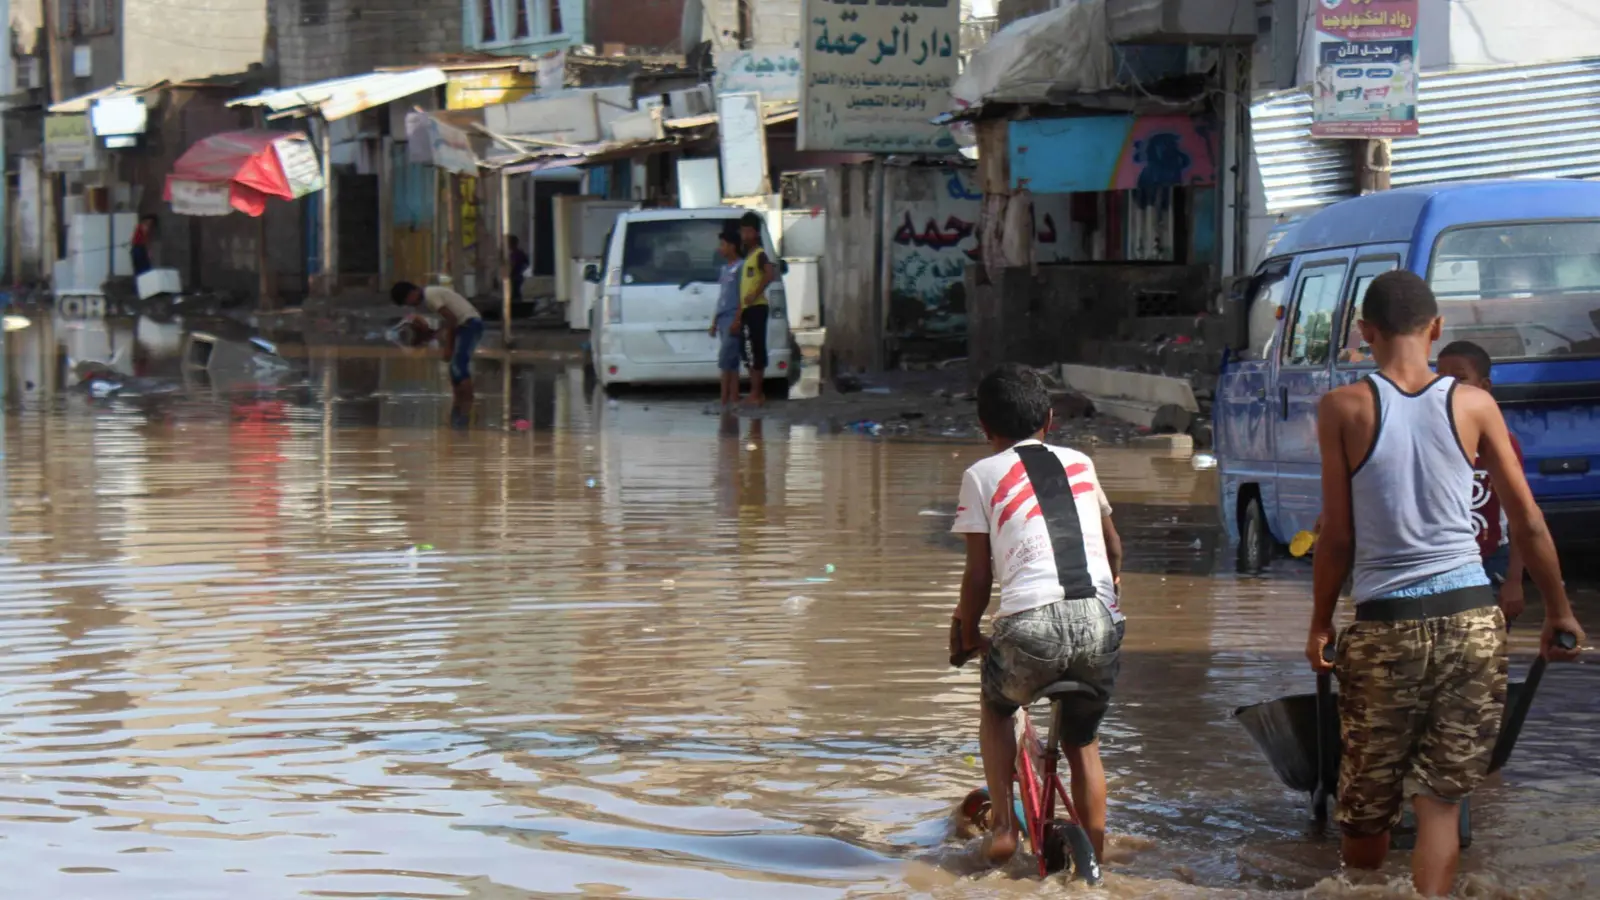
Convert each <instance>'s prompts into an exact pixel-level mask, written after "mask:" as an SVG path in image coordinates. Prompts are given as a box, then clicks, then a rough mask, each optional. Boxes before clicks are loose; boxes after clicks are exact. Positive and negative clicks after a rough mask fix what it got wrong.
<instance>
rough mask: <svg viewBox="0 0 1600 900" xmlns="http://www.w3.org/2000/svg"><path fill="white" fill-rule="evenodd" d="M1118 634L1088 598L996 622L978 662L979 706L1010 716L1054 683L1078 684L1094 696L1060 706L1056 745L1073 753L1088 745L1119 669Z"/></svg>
mask: <svg viewBox="0 0 1600 900" xmlns="http://www.w3.org/2000/svg"><path fill="white" fill-rule="evenodd" d="M1123 628H1124V623H1122V622H1115V621H1113V620H1112V618H1111V612H1110V610H1108V609H1106V607H1105V604H1103V603H1101V602H1100V601H1099V600H1098V599H1093V598H1091V599H1088V600H1062V601H1060V602H1058V603H1052V604H1050V605H1048V606H1041V607H1039V608H1037V609H1030V610H1028V611H1027V612H1021V613H1017V614H1016V615H1014V616H1006V617H1005V618H1003V619H999V620H996V622H995V623H994V633H993V634H992V635H991V636H990V638H989V643H990V646H989V653H988V655H987V656H985V657H984V660H983V701H984V703H985V704H986V705H988V707H989V708H990V709H992V710H994V711H995V712H998V713H1000V714H1002V715H1010V714H1012V713H1014V712H1016V711H1017V708H1018V707H1022V706H1028V705H1029V704H1031V703H1033V701H1034V700H1036V699H1038V695H1039V692H1040V691H1041V690H1043V689H1044V688H1045V687H1047V686H1049V685H1050V684H1052V683H1054V682H1057V681H1077V682H1080V683H1082V684H1084V685H1086V686H1088V687H1090V688H1092V689H1094V690H1095V691H1096V692H1097V694H1098V696H1095V697H1089V696H1074V697H1071V698H1069V699H1067V700H1065V701H1063V713H1064V714H1065V715H1064V716H1063V719H1064V721H1065V723H1066V731H1065V733H1064V734H1063V735H1062V740H1063V741H1064V742H1065V743H1066V744H1068V745H1070V746H1075V747H1085V746H1088V745H1089V744H1092V743H1094V741H1095V735H1096V733H1097V732H1098V731H1099V730H1100V720H1101V719H1103V718H1105V714H1106V710H1107V709H1108V708H1110V706H1111V690H1112V688H1113V687H1115V686H1116V682H1117V672H1118V670H1119V669H1120V668H1121V666H1122V659H1121V649H1122V632H1123Z"/></svg>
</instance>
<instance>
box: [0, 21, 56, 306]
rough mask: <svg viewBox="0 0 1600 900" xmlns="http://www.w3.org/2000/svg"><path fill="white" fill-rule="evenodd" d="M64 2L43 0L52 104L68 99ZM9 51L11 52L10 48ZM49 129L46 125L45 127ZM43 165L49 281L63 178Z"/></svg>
mask: <svg viewBox="0 0 1600 900" xmlns="http://www.w3.org/2000/svg"><path fill="white" fill-rule="evenodd" d="M61 2H62V0H43V5H44V53H45V63H46V66H47V68H48V70H49V71H48V72H47V77H48V78H49V80H50V104H49V105H51V106H54V105H55V104H57V103H60V102H61V101H63V100H65V99H67V61H66V59H65V58H64V57H63V55H62V52H61V51H62V43H63V42H62V40H61V31H62V28H61ZM7 52H8V53H9V52H10V50H9V48H8V49H7ZM45 116H46V118H48V117H49V113H48V112H47V113H45ZM48 130H49V129H48V126H47V127H46V131H48ZM41 163H42V159H41ZM40 169H41V176H42V177H40V179H39V186H40V187H41V188H43V190H42V191H40V193H41V194H43V196H42V197H40V198H39V208H40V211H41V213H42V218H43V219H44V221H43V222H42V223H40V225H41V227H40V231H41V232H43V238H44V240H43V241H42V242H41V243H42V244H43V245H44V246H43V248H42V249H43V252H44V259H41V260H40V261H39V271H40V276H41V278H42V279H44V280H47V281H48V280H50V278H51V272H53V271H54V268H55V264H56V260H57V259H58V258H59V257H60V255H61V245H60V238H61V229H60V226H59V223H58V221H57V215H56V206H57V204H58V202H59V200H58V198H59V197H60V196H61V186H62V183H63V182H62V176H61V173H60V172H47V171H43V165H41V166H40Z"/></svg>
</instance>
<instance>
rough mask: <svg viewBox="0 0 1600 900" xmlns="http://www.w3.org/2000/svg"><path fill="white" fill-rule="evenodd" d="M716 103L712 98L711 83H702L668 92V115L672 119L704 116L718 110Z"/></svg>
mask: <svg viewBox="0 0 1600 900" xmlns="http://www.w3.org/2000/svg"><path fill="white" fill-rule="evenodd" d="M716 108H717V107H716V103H715V102H714V101H713V100H712V98H711V85H709V84H702V85H696V86H695V87H692V88H689V89H687V90H682V91H669V92H667V116H668V118H672V119H686V118H688V117H689V116H703V115H705V114H706V113H709V112H715V111H716Z"/></svg>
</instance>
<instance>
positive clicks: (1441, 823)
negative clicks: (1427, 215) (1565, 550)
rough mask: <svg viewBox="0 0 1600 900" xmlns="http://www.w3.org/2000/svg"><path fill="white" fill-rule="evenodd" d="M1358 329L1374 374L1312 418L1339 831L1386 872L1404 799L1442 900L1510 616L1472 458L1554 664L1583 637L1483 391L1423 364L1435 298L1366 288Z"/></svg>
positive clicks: (1417, 288) (1410, 287) (1387, 285)
mask: <svg viewBox="0 0 1600 900" xmlns="http://www.w3.org/2000/svg"><path fill="white" fill-rule="evenodd" d="M1360 327H1361V333H1362V336H1363V337H1364V338H1365V339H1366V341H1367V343H1368V344H1369V345H1370V346H1371V347H1372V355H1373V358H1374V359H1375V360H1376V361H1377V363H1378V371H1377V373H1376V374H1374V375H1372V376H1369V377H1368V378H1365V379H1362V381H1360V382H1357V383H1356V384H1352V385H1347V386H1345V387H1341V388H1337V389H1335V390H1333V391H1331V392H1329V393H1328V394H1327V396H1325V397H1323V399H1322V402H1321V405H1320V406H1319V407H1318V410H1317V430H1318V438H1319V443H1320V446H1321V452H1322V504H1323V506H1322V509H1323V517H1322V531H1321V534H1320V535H1319V536H1318V538H1317V555H1316V561H1315V562H1316V566H1315V584H1314V588H1313V590H1314V593H1315V600H1316V606H1315V610H1314V612H1313V613H1312V619H1311V631H1310V635H1309V636H1308V638H1307V640H1306V658H1307V659H1309V660H1310V661H1311V665H1312V668H1314V669H1315V670H1317V671H1318V672H1324V671H1334V672H1336V673H1337V675H1338V678H1339V726H1340V731H1341V733H1342V734H1343V737H1344V754H1343V756H1342V757H1341V761H1340V769H1339V796H1338V804H1339V806H1338V812H1337V818H1338V821H1339V825H1340V828H1341V830H1342V832H1343V837H1344V840H1343V845H1342V855H1343V858H1344V863H1345V865H1347V866H1351V867H1353V868H1363V869H1376V868H1379V867H1380V866H1382V865H1383V862H1384V858H1385V856H1386V855H1387V853H1388V850H1389V831H1390V829H1391V828H1393V827H1394V825H1395V824H1396V823H1397V822H1398V821H1399V818H1400V812H1401V807H1402V804H1403V802H1404V801H1405V800H1406V799H1408V798H1409V799H1411V800H1412V801H1413V803H1414V805H1415V810H1416V819H1417V844H1416V851H1415V853H1414V855H1413V857H1412V861H1411V874H1412V880H1413V882H1414V883H1415V886H1416V889H1417V891H1418V892H1419V893H1421V894H1423V895H1426V896H1443V895H1446V894H1448V893H1449V892H1450V889H1451V887H1452V886H1453V884H1454V882H1455V873H1456V863H1457V860H1458V857H1459V856H1460V846H1459V839H1458V836H1457V827H1456V822H1457V816H1458V810H1457V804H1459V803H1460V801H1461V800H1462V799H1463V798H1464V797H1466V796H1467V795H1468V794H1470V793H1471V792H1472V790H1473V788H1475V787H1476V786H1477V785H1478V783H1479V782H1480V781H1482V780H1483V777H1484V775H1485V774H1486V773H1487V771H1488V765H1489V757H1490V754H1491V752H1492V750H1493V745H1494V741H1495V738H1496V736H1497V735H1498V734H1499V730H1500V717H1501V713H1502V712H1503V710H1504V708H1505V697H1506V648H1505V619H1504V617H1503V616H1502V614H1501V612H1500V610H1499V608H1498V607H1497V606H1496V605H1495V601H1494V594H1493V592H1492V591H1491V590H1490V588H1489V586H1488V579H1487V577H1486V576H1485V575H1484V573H1483V569H1482V566H1481V564H1480V563H1479V561H1478V554H1477V550H1476V542H1475V539H1474V537H1473V529H1472V525H1471V492H1472V483H1473V477H1472V461H1473V460H1475V459H1476V460H1480V461H1481V462H1482V464H1484V465H1485V466H1486V467H1487V468H1488V470H1489V472H1490V475H1491V476H1492V477H1493V479H1494V483H1495V486H1496V490H1497V492H1498V493H1499V496H1500V500H1501V504H1502V508H1503V509H1504V511H1505V514H1506V518H1507V519H1508V521H1509V523H1510V528H1511V535H1512V541H1513V542H1515V543H1516V545H1517V546H1518V547H1519V548H1520V549H1521V551H1522V555H1523V558H1524V559H1525V561H1526V564H1527V569H1528V572H1529V574H1530V575H1532V576H1533V580H1534V582H1535V583H1536V584H1537V585H1538V586H1539V593H1540V595H1541V596H1543V597H1544V598H1545V623H1544V635H1543V638H1542V639H1541V644H1542V647H1543V653H1544V656H1545V657H1546V658H1547V659H1551V660H1570V659H1573V658H1574V657H1576V656H1577V653H1578V651H1576V650H1566V649H1563V648H1562V647H1561V646H1560V645H1559V644H1557V643H1556V642H1555V635H1556V633H1557V632H1558V631H1565V632H1570V633H1572V634H1574V635H1576V636H1577V638H1578V641H1579V645H1580V646H1581V643H1582V641H1583V630H1582V629H1581V628H1580V627H1579V626H1578V623H1577V620H1576V619H1574V618H1573V616H1572V609H1571V607H1570V606H1569V605H1568V602H1567V594H1566V590H1565V588H1564V587H1563V586H1562V583H1561V570H1560V565H1559V563H1558V562H1557V560H1556V551H1555V546H1554V544H1553V543H1552V542H1551V540H1550V533H1549V531H1548V530H1547V529H1546V528H1545V524H1544V517H1543V516H1542V515H1541V514H1540V512H1539V508H1538V506H1536V505H1535V504H1534V500H1533V494H1532V492H1531V491H1530V490H1529V489H1528V482H1527V480H1526V479H1525V478H1524V477H1523V474H1522V469H1521V467H1520V466H1519V465H1518V463H1517V457H1516V454H1515V452H1514V451H1513V450H1512V447H1511V441H1510V437H1509V435H1508V432H1507V430H1506V424H1505V420H1504V419H1503V418H1501V416H1500V409H1499V407H1498V406H1496V405H1495V401H1494V398H1493V397H1492V396H1490V395H1489V393H1488V392H1486V391H1482V390H1479V389H1477V388H1474V387H1471V386H1469V385H1464V384H1457V383H1455V381H1454V380H1453V379H1450V378H1448V377H1446V376H1436V375H1435V374H1434V373H1433V371H1432V370H1430V369H1429V368H1428V356H1429V352H1430V350H1431V348H1432V346H1433V342H1434V341H1436V340H1438V339H1439V335H1440V331H1441V330H1442V327H1443V320H1442V319H1441V318H1440V316H1439V307H1438V303H1437V301H1436V300H1435V299H1434V296H1433V292H1432V291H1431V290H1430V289H1429V288H1428V285H1427V283H1426V282H1424V281H1423V280H1422V279H1421V278H1419V277H1418V276H1417V275H1415V274H1413V273H1411V272H1407V271H1403V270H1399V271H1392V272H1387V273H1385V274H1383V275H1380V276H1378V277H1377V278H1376V279H1374V280H1373V282H1372V284H1371V286H1370V287H1369V288H1368V289H1367V293H1366V297H1365V298H1364V300H1363V303H1362V310H1361V322H1360ZM1352 569H1353V570H1354V584H1355V590H1354V592H1353V593H1354V595H1355V599H1356V622H1355V623H1354V624H1352V625H1350V626H1349V627H1348V628H1346V629H1345V631H1344V633H1343V634H1342V635H1340V636H1339V639H1338V641H1337V643H1336V647H1337V657H1336V659H1335V661H1334V662H1333V663H1331V664H1330V663H1328V662H1325V661H1324V660H1323V656H1322V654H1323V648H1324V647H1326V646H1327V645H1328V644H1329V643H1333V642H1334V626H1333V614H1334V609H1335V607H1336V606H1337V605H1338V602H1339V594H1340V588H1341V587H1342V586H1343V585H1344V583H1345V578H1346V576H1349V575H1351V574H1352Z"/></svg>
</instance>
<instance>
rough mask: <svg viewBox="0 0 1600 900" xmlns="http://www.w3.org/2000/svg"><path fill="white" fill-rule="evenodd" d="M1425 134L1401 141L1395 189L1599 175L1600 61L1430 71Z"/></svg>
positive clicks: (1424, 83)
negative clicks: (1438, 183)
mask: <svg viewBox="0 0 1600 900" xmlns="http://www.w3.org/2000/svg"><path fill="white" fill-rule="evenodd" d="M1417 87H1418V96H1417V114H1418V117H1419V120H1420V125H1421V127H1420V131H1421V134H1420V135H1419V136H1418V137H1415V138H1402V139H1396V140H1395V142H1394V154H1393V155H1394V158H1393V162H1392V165H1393V170H1392V171H1391V173H1390V180H1391V182H1392V183H1393V184H1394V185H1395V186H1396V187H1399V186H1400V185H1406V184H1427V183H1429V182H1436V181H1460V180H1463V179H1468V178H1507V177H1544V178H1572V177H1594V176H1600V58H1591V59H1580V60H1568V61H1566V62H1559V63H1544V64H1540V65H1533V66H1514V67H1508V68H1503V69H1486V70H1479V71H1473V72H1451V73H1432V74H1430V73H1423V75H1422V77H1421V79H1420V83H1419V84H1418V86H1417Z"/></svg>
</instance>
